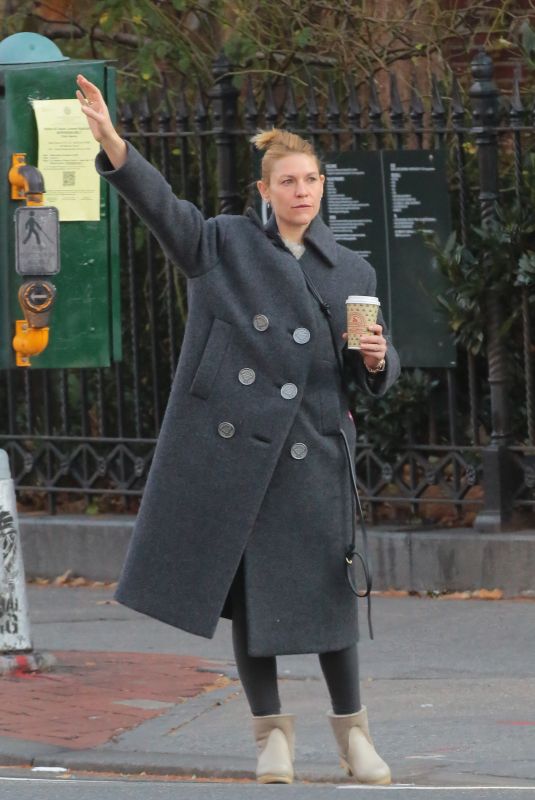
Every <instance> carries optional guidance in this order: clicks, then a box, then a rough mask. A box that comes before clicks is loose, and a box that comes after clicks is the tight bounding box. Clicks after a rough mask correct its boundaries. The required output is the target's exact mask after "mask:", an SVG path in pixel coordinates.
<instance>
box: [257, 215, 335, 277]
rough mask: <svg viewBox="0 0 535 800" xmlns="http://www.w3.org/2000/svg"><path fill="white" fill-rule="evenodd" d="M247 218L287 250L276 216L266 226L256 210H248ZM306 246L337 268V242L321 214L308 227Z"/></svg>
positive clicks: (277, 244) (326, 262)
mask: <svg viewBox="0 0 535 800" xmlns="http://www.w3.org/2000/svg"><path fill="white" fill-rule="evenodd" d="M246 216H247V217H249V219H251V220H252V221H253V222H254V223H255V225H257V226H258V227H259V228H262V230H263V231H264V233H265V234H266V236H268V237H269V238H270V239H271V240H272V241H273V244H275V245H276V246H277V247H281V248H283V249H286V247H285V244H284V242H283V241H282V238H281V236H280V233H279V229H278V227H277V220H276V218H275V215H274V214H272V215H271V216H270V218H269V219H268V221H267V222H266V224H265V225H263V224H262V220H261V219H260V217H259V216H258V214H257V213H256V211H255V210H254V208H248V209H247V211H246ZM304 244H305V246H306V247H311V248H312V249H313V250H314V255H316V256H318V255H319V256H320V258H321V260H322V262H323V263H324V264H325V266H328V267H335V266H336V240H335V238H334V236H333V234H332V232H331V230H330V229H329V227H328V226H327V225H326V224H325V223H324V221H323V220H322V218H321V216H320V215H319V214H318V215H317V216H316V217H314V219H313V220H312V222H311V223H310V225H309V226H308V228H307V231H306V233H305V236H304Z"/></svg>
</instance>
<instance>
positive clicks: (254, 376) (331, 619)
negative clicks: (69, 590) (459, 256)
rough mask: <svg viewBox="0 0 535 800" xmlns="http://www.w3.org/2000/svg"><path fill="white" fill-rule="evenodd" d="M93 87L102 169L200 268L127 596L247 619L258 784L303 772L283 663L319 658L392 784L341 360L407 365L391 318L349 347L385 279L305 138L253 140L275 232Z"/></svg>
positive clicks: (375, 377) (348, 747)
mask: <svg viewBox="0 0 535 800" xmlns="http://www.w3.org/2000/svg"><path fill="white" fill-rule="evenodd" d="M78 86H79V91H77V96H78V99H79V100H80V103H81V106H82V109H83V111H84V113H85V114H86V116H87V119H88V122H89V125H90V127H91V130H92V132H93V135H94V136H95V138H96V140H97V141H98V142H100V144H101V146H102V150H101V152H100V154H99V155H98V157H97V161H96V166H97V170H98V172H99V173H100V174H101V175H102V176H103V177H104V178H106V179H107V180H108V181H109V182H110V183H111V184H112V186H114V187H115V188H116V189H117V190H118V191H119V192H120V194H121V195H122V196H123V197H124V198H125V199H126V201H127V202H128V203H129V205H130V206H131V207H132V208H133V209H134V211H136V213H137V214H138V215H139V216H140V217H141V219H142V220H143V221H144V222H145V223H146V224H147V225H148V227H149V228H150V230H151V231H152V232H153V234H154V235H155V236H156V237H157V239H158V240H159V242H160V244H161V246H162V248H163V249H164V251H165V253H166V255H167V256H168V257H169V258H170V259H171V260H172V261H173V262H174V263H175V264H176V265H177V266H178V267H180V269H181V270H182V271H183V272H184V274H185V275H186V276H187V278H188V279H189V283H188V302H189V317H188V323H187V326H186V332H185V335H184V340H183V344H182V350H181V354H180V360H179V364H178V368H177V372H176V376H175V379H174V382H173V386H172V389H171V394H170V398H169V403H168V407H167V410H166V414H165V418H164V421H163V425H162V431H161V435H160V437H159V440H158V444H157V448H156V452H155V456H154V460H153V464H152V467H151V470H150V473H149V476H148V479H147V485H146V489H145V492H144V496H143V501H142V504H141V508H140V511H139V514H138V517H137V520H136V527H135V531H134V534H133V537H132V542H131V545H130V548H129V552H128V556H127V559H126V563H125V566H124V570H123V573H122V576H121V579H120V582H119V587H118V590H117V598H118V600H120V601H121V602H122V603H124V604H125V605H128V606H130V607H131V608H134V609H136V610H138V611H141V612H143V613H145V614H149V615H151V616H153V617H155V618H157V619H160V620H162V621H164V622H167V623H169V624H171V625H174V626H176V627H178V628H182V629H183V630H187V631H190V632H192V633H195V634H198V635H200V636H206V637H212V636H213V634H214V631H215V628H216V625H217V622H218V620H219V618H220V617H221V616H226V617H229V618H231V619H232V633H233V643H234V650H235V655H236V663H237V666H238V671H239V674H240V678H241V681H242V683H243V687H244V690H245V693H246V696H247V699H248V701H249V704H250V707H251V711H252V714H253V728H254V733H255V738H256V741H257V743H258V764H257V778H258V780H259V781H260V782H262V783H291V781H292V780H293V741H294V735H293V717H292V716H291V715H288V714H281V707H280V700H279V695H278V687H277V667H276V658H275V657H276V655H280V654H285V653H319V659H320V663H321V667H322V670H323V672H324V675H325V678H326V682H327V686H328V689H329V693H330V696H331V700H332V705H333V713H332V714H330V715H329V716H330V720H331V723H332V726H333V730H334V733H335V737H336V740H337V743H338V747H339V751H340V755H341V758H342V761H343V765H344V766H345V768H346V770H347V771H348V773H349V774H351V775H353V776H354V777H355V778H356V780H357V781H360V782H363V783H381V784H383V783H389V782H390V770H389V768H388V766H387V765H386V764H385V762H384V761H383V760H382V759H381V758H380V757H379V756H378V754H377V753H376V751H375V749H374V747H373V743H372V740H371V738H370V735H369V731H368V725H367V717H366V709H365V708H364V707H362V706H361V702H360V695H359V679H358V660H357V646H356V641H357V638H358V630H357V609H356V600H355V596H354V594H353V593H352V591H351V589H350V587H349V584H348V582H347V580H346V576H345V557H344V556H345V553H346V552H347V549H348V543H349V542H350V541H351V536H352V530H353V524H354V509H353V497H352V493H351V481H350V470H349V465H348V461H347V455H346V451H345V449H344V446H343V441H342V435H341V432H342V434H343V435H344V436H345V439H346V442H348V443H349V448H350V450H351V451H353V450H354V447H355V430H354V426H353V422H352V418H351V413H350V410H349V401H348V398H347V396H346V393H345V392H344V389H343V383H342V379H341V372H340V368H339V367H340V364H339V361H340V358H341V357H343V358H345V360H346V365H347V368H349V369H350V370H351V372H352V376H353V379H354V380H355V382H356V383H357V385H358V386H359V388H360V390H361V391H363V392H366V393H367V394H369V395H372V396H380V395H382V394H383V393H384V392H385V391H386V389H387V388H388V387H389V386H390V385H391V384H392V383H393V382H394V380H395V379H396V378H397V376H398V373H399V361H398V357H397V355H396V352H395V350H394V348H393V347H392V345H391V343H390V342H389V341H388V340H387V338H386V337H385V335H384V333H383V328H384V324H383V321H382V317H380V318H379V322H378V324H376V325H374V326H372V327H371V328H370V332H369V335H367V336H364V337H362V347H361V350H360V351H348V350H347V348H346V347H345V338H346V333H345V300H346V298H347V296H348V295H351V294H360V295H374V294H375V288H376V279H375V273H374V270H373V269H372V268H371V267H370V266H369V265H368V264H367V263H366V262H365V261H364V260H363V259H361V258H360V257H359V256H357V255H356V254H355V253H353V252H351V251H350V250H348V249H346V248H344V247H341V246H339V245H338V244H337V243H336V242H335V240H334V238H333V236H332V234H331V232H330V230H329V228H328V227H327V226H326V225H325V224H324V223H323V222H322V220H321V217H320V216H319V209H320V202H321V197H322V194H323V184H324V176H323V175H321V174H320V165H319V162H318V159H317V157H316V156H315V154H314V151H313V149H312V147H311V145H310V144H309V143H308V142H306V141H304V140H303V139H301V138H300V137H298V136H295V135H294V134H290V133H288V132H285V131H277V130H275V131H269V132H264V133H261V134H259V135H258V136H256V137H255V138H254V141H255V143H256V145H257V147H258V148H259V149H263V150H265V151H266V152H265V155H264V157H263V161H262V178H261V180H259V181H258V189H259V191H260V193H261V195H262V197H263V199H264V200H265V201H266V202H267V203H269V204H270V206H271V209H272V215H271V218H270V220H269V222H268V224H267V225H266V226H265V227H264V226H263V225H262V223H261V221H260V220H259V218H258V217H257V215H256V214H255V213H254V212H253V211H252V210H249V211H248V212H247V214H246V215H244V216H231V215H220V216H217V217H215V218H213V219H208V220H205V219H204V218H203V217H202V215H201V213H200V212H199V211H198V209H197V208H195V206H193V205H192V204H191V203H188V202H186V201H184V200H179V199H177V198H176V197H175V196H174V195H173V193H172V191H171V188H170V186H169V185H168V184H167V183H166V181H165V180H164V178H163V177H162V176H161V175H160V174H159V173H158V171H157V170H156V169H154V167H152V166H151V165H150V164H148V162H147V161H145V160H144V159H143V158H142V156H141V155H140V154H139V153H138V152H137V151H136V150H135V149H134V148H133V147H132V146H131V145H130V144H127V143H126V142H125V141H124V140H122V139H121V138H120V137H119V135H118V134H117V133H116V131H115V130H114V128H113V125H112V123H111V120H110V117H109V114H108V110H107V108H106V105H105V103H104V100H103V98H102V95H101V93H100V92H99V90H98V89H97V88H96V87H95V86H94V85H93V84H91V83H90V82H89V81H87V80H85V78H83V76H79V77H78ZM322 309H323V312H324V313H322ZM329 309H330V310H329ZM328 315H330V316H329V318H327V316H328ZM335 348H336V350H335ZM350 457H351V456H350Z"/></svg>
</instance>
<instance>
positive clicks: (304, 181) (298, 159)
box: [257, 153, 325, 233]
mask: <svg viewBox="0 0 535 800" xmlns="http://www.w3.org/2000/svg"><path fill="white" fill-rule="evenodd" d="M324 181H325V176H324V175H320V174H319V171H318V165H317V162H316V159H315V158H314V157H313V156H309V155H306V154H305V153H293V154H292V155H288V156H284V158H279V159H277V161H275V162H274V164H273V168H272V171H271V176H270V179H269V184H265V183H264V181H258V184H257V185H258V189H259V191H260V194H261V195H262V197H263V199H264V200H265V201H266V202H268V203H271V207H272V209H273V213H274V214H275V216H276V218H277V223H278V225H279V230H281V233H282V232H283V229H285V228H288V227H294V226H295V227H297V228H306V226H307V225H309V224H310V222H312V220H313V219H314V217H315V216H316V214H317V213H318V212H319V210H320V203H321V198H322V195H323V183H324Z"/></svg>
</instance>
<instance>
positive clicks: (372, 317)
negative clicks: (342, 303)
mask: <svg viewBox="0 0 535 800" xmlns="http://www.w3.org/2000/svg"><path fill="white" fill-rule="evenodd" d="M380 305H381V303H380V302H379V300H378V298H377V297H370V296H369V295H359V294H352V295H350V296H349V297H348V298H347V300H346V310H347V346H348V348H349V349H350V350H360V337H361V336H363V335H364V336H365V335H366V334H367V333H369V328H370V327H371V326H372V325H375V323H376V322H377V315H378V313H379V306H380Z"/></svg>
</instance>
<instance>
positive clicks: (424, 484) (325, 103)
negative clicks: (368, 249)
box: [0, 54, 535, 529]
mask: <svg viewBox="0 0 535 800" xmlns="http://www.w3.org/2000/svg"><path fill="white" fill-rule="evenodd" d="M464 83H465V84H466V83H467V82H466V81H465V82H464ZM470 83H471V88H470V90H469V92H468V95H466V94H463V91H462V89H461V82H458V81H457V80H456V79H453V82H452V83H451V84H449V85H448V86H447V87H446V85H445V83H444V82H443V81H441V80H439V79H438V78H436V77H433V78H432V80H431V84H430V90H429V93H428V96H426V97H424V96H423V92H422V91H421V90H420V89H419V87H418V85H417V84H416V83H414V84H413V85H412V86H411V87H410V89H409V90H408V91H407V89H406V87H405V94H406V95H407V97H406V98H405V99H404V100H403V101H402V99H401V94H402V93H401V92H400V88H399V81H398V78H397V77H396V74H395V73H393V74H392V75H391V76H390V83H389V92H388V97H387V98H385V97H384V96H383V94H382V93H380V92H379V91H378V88H377V85H376V83H375V82H374V81H373V80H372V81H370V82H369V83H367V84H364V85H360V86H358V87H357V86H356V85H355V83H354V82H353V81H352V80H351V78H348V81H347V83H346V85H345V86H343V87H342V86H340V85H338V84H337V85H335V84H334V83H332V82H331V81H329V80H328V79H327V80H326V81H324V80H317V81H316V80H315V79H314V78H313V77H311V76H310V75H305V76H304V77H303V78H302V79H300V78H297V79H296V78H293V79H292V80H290V79H285V80H282V79H277V80H268V81H267V82H265V83H261V84H260V83H258V84H257V83H256V82H255V80H254V79H253V78H249V79H248V80H247V81H246V83H245V84H244V85H243V86H242V87H241V88H240V89H238V88H237V87H236V81H235V79H234V78H233V76H232V72H231V68H230V65H229V64H228V62H226V60H225V59H224V58H223V57H222V58H220V59H218V61H217V62H216V63H215V65H214V84H213V86H212V87H210V88H209V89H208V90H207V91H203V90H202V89H200V88H199V89H198V90H197V91H196V92H194V91H193V92H192V91H191V90H190V87H184V88H183V89H182V90H180V91H179V92H178V93H176V94H175V95H174V96H173V98H172V102H171V98H170V97H169V96H168V95H167V94H165V93H164V94H163V95H162V96H160V97H157V98H154V97H153V98H152V99H151V100H152V102H151V103H149V102H148V100H147V99H142V100H141V101H140V102H139V103H138V104H136V107H135V110H133V109H132V108H131V107H130V106H125V107H124V108H123V109H122V113H121V120H120V122H121V128H122V133H123V135H124V137H125V138H126V139H128V140H129V141H131V142H132V143H133V144H134V145H135V146H136V147H138V148H139V149H140V151H141V152H142V153H143V155H144V156H146V157H147V158H148V159H149V160H151V161H152V162H153V163H154V164H155V165H156V166H157V167H158V168H159V169H160V170H161V171H162V173H163V174H164V175H165V177H166V178H167V180H168V181H169V182H170V183H171V185H172V186H173V188H174V189H175V191H176V193H177V194H179V195H180V196H182V197H185V198H187V199H189V200H191V201H192V202H194V203H196V204H197V205H198V206H199V207H200V208H201V210H202V211H203V212H204V213H205V214H206V215H212V214H214V213H220V212H221V213H241V212H242V211H243V210H244V208H245V207H246V205H248V204H250V203H251V202H252V200H253V197H254V179H255V175H256V173H255V168H256V162H255V156H254V154H253V153H252V150H251V146H250V144H249V138H250V136H251V134H252V133H254V132H255V131H256V130H257V129H258V128H259V127H272V126H274V125H282V126H284V127H287V128H290V129H292V130H294V131H296V132H299V133H302V134H303V135H305V136H308V137H310V138H311V139H312V140H313V141H314V143H315V145H316V147H317V149H318V150H319V152H320V153H321V152H332V151H337V150H358V149H369V150H375V149H380V148H388V149H421V148H431V149H433V148H445V149H446V150H447V152H448V158H449V179H450V188H451V200H452V209H453V216H454V220H455V226H456V228H457V231H458V237H459V241H460V242H461V243H462V244H463V245H465V246H466V247H470V243H471V239H472V231H473V229H474V226H478V227H479V228H480V229H483V230H485V229H489V230H490V229H491V228H492V225H493V223H494V222H495V220H496V203H497V201H499V199H500V194H501V193H505V196H506V201H507V202H509V200H510V198H513V199H514V198H516V199H517V201H518V200H519V199H521V198H522V196H523V191H524V188H525V180H526V178H525V169H524V166H523V165H524V162H525V159H526V157H527V156H529V155H530V154H531V153H532V152H533V139H534V133H535V122H534V119H533V113H532V111H531V109H532V106H531V105H530V103H531V96H530V95H529V92H530V88H531V87H529V86H523V85H522V82H521V79H520V75H519V74H518V73H517V74H516V75H515V76H514V79H513V80H512V86H511V92H510V95H509V96H507V97H499V95H498V91H497V89H496V87H495V85H494V83H493V81H492V63H491V61H490V59H489V58H488V57H487V56H485V55H484V54H480V55H479V56H477V57H476V59H475V60H474V62H473V64H472V76H471V79H470ZM526 93H527V94H526ZM526 97H527V98H528V102H526V101H525V98H526ZM381 98H383V99H381ZM382 104H384V106H386V110H385V108H383V106H382ZM504 176H505V177H504ZM500 180H501V181H502V183H501V184H500ZM534 196H535V191H534ZM121 236H122V248H121V249H122V274H121V281H122V300H123V318H122V331H123V346H124V360H123V362H121V363H116V364H114V365H113V366H112V367H110V368H107V369H69V370H37V369H36V370H4V371H1V372H0V447H3V448H5V449H7V450H8V452H9V453H10V456H11V462H12V468H13V472H14V477H15V480H16V483H17V487H18V491H19V499H20V500H21V502H22V503H23V506H24V507H26V508H30V509H31V508H36V509H37V508H44V509H47V510H49V511H51V512H55V511H58V510H60V511H63V510H73V509H82V508H85V507H87V505H88V504H89V506H90V507H91V508H90V510H92V509H94V508H97V509H100V510H103V511H110V510H111V511H114V510H116V511H123V510H130V511H135V510H136V508H137V504H138V502H139V497H140V495H141V493H142V491H143V486H144V482H145V479H146V476H147V472H148V468H149V466H150V461H151V458H152V454H153V450H154V445H155V442H156V438H157V436H158V433H159V429H160V425H161V421H162V417H163V414H164V410H165V405H166V401H167V397H168V393H169V389H170V386H171V382H172V379H173V375H174V371H175V368H176V364H177V360H178V356H179V352H180V343H181V339H182V335H183V330H184V324H185V320H186V315H187V296H186V287H185V281H184V280H183V278H182V277H181V276H180V274H179V273H178V272H177V271H176V270H175V269H174V268H173V267H172V266H171V264H170V263H169V262H168V261H167V259H166V258H165V257H164V255H163V254H162V252H161V251H160V249H159V248H158V246H157V244H156V242H155V241H154V239H153V238H152V236H151V235H150V234H149V233H148V231H147V230H146V229H145V228H144V227H143V225H142V224H141V223H140V222H139V221H138V220H137V219H136V218H135V216H134V215H133V213H132V212H131V211H130V209H129V208H128V207H127V206H126V205H125V204H121ZM534 250H535V245H534ZM489 258H491V254H490V253H486V254H485V253H483V255H482V258H481V263H480V265H479V268H480V269H481V270H484V271H485V270H488V269H489V268H490V265H489ZM510 294H511V297H509V299H508V304H509V305H508V307H509V306H510V305H511V302H512V301H511V298H514V300H513V305H514V306H515V308H516V313H515V315H514V318H513V320H512V322H511V321H509V322H508V324H509V328H508V333H507V335H506V336H504V334H503V323H504V308H503V302H502V301H503V297H500V296H498V295H497V294H496V293H494V292H492V291H490V292H487V293H486V294H485V295H484V296H482V297H481V303H482V304H484V305H485V308H486V311H487V316H486V318H487V329H486V331H485V334H486V342H487V348H486V351H485V352H486V354H485V355H481V354H479V355H476V354H474V352H472V351H471V350H469V349H465V348H463V347H459V349H458V367H457V368H455V369H432V370H423V369H421V370H420V369H411V370H404V371H403V375H402V378H401V381H400V383H399V385H398V388H397V389H394V390H392V391H391V393H390V394H389V395H388V396H387V397H386V398H385V399H384V400H382V401H380V402H381V404H382V405H381V406H380V407H378V406H375V408H379V413H377V414H375V413H372V412H371V411H370V408H368V406H366V404H365V403H364V402H363V404H362V407H361V406H360V401H359V408H358V413H359V428H360V431H361V434H360V438H359V443H358V450H357V466H358V476H359V481H360V485H361V488H362V491H363V494H364V495H365V497H366V499H367V502H368V508H369V509H370V513H371V516H372V517H373V518H374V519H376V520H381V519H400V518H404V519H407V518H409V519H414V518H418V519H423V520H433V521H435V522H442V523H444V522H446V521H450V520H451V518H452V517H453V516H455V515H456V516H457V521H458V520H459V518H461V519H462V520H464V522H465V523H467V524H468V523H470V522H471V521H472V520H473V518H474V516H475V515H476V514H477V515H478V516H477V524H478V525H479V526H480V527H481V528H490V529H496V528H498V527H500V526H501V525H503V524H505V523H506V522H507V520H508V519H509V517H510V515H511V512H512V510H513V509H524V510H527V511H530V512H533V510H534V509H535V491H534V490H535V441H534V436H535V417H534V411H533V354H534V348H533V333H532V330H533V313H532V301H533V293H532V292H531V291H530V288H529V286H527V285H525V286H514V285H512V286H511V287H510ZM511 401H512V402H511ZM375 417H377V419H375ZM381 425H382V427H381Z"/></svg>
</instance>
